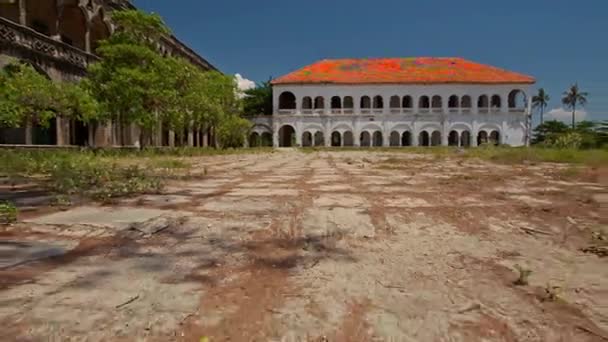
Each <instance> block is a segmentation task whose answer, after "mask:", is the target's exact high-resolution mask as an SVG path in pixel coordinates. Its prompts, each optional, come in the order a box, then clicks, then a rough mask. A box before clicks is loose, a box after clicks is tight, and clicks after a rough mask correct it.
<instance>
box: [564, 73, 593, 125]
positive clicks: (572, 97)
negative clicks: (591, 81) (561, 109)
mask: <svg viewBox="0 0 608 342" xmlns="http://www.w3.org/2000/svg"><path fill="white" fill-rule="evenodd" d="M587 96H588V94H587V93H586V92H583V91H581V90H580V89H579V87H578V84H576V83H575V84H573V85H572V86H570V89H568V90H567V91H565V92H564V94H563V97H562V103H563V104H564V105H565V106H566V108H568V109H571V110H572V128H573V129H574V128H575V127H576V106H577V105H580V106H584V105H585V104H587Z"/></svg>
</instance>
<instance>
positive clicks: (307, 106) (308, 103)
mask: <svg viewBox="0 0 608 342" xmlns="http://www.w3.org/2000/svg"><path fill="white" fill-rule="evenodd" d="M302 109H303V110H312V98H311V97H310V96H304V98H303V99H302Z"/></svg>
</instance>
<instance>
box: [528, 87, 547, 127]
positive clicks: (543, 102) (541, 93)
mask: <svg viewBox="0 0 608 342" xmlns="http://www.w3.org/2000/svg"><path fill="white" fill-rule="evenodd" d="M550 99H551V97H549V94H547V93H546V92H545V89H544V88H540V89H538V93H537V94H536V95H534V96H533V97H532V107H534V109H539V110H540V124H541V125H542V124H543V122H544V114H545V108H547V105H548V104H549V100H550Z"/></svg>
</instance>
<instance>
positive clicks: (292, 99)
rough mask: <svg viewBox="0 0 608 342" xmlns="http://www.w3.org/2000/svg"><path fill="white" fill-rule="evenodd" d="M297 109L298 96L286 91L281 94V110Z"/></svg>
mask: <svg viewBox="0 0 608 342" xmlns="http://www.w3.org/2000/svg"><path fill="white" fill-rule="evenodd" d="M295 109H296V96H295V95H294V94H293V93H292V92H290V91H285V92H282V93H281V95H279V110H285V111H289V112H291V111H293V110H295Z"/></svg>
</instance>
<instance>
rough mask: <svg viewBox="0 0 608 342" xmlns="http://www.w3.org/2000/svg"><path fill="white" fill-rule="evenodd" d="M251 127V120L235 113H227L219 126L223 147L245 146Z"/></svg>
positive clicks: (218, 130) (218, 133)
mask: <svg viewBox="0 0 608 342" xmlns="http://www.w3.org/2000/svg"><path fill="white" fill-rule="evenodd" d="M250 128H251V123H250V122H249V120H247V119H244V118H241V117H239V116H238V115H235V114H229V115H226V116H225V117H224V118H223V120H222V121H221V122H220V124H219V125H218V127H217V131H216V132H217V136H218V139H219V143H220V145H221V146H222V148H238V147H243V144H244V143H245V139H246V138H247V133H248V132H249V129H250Z"/></svg>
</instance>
